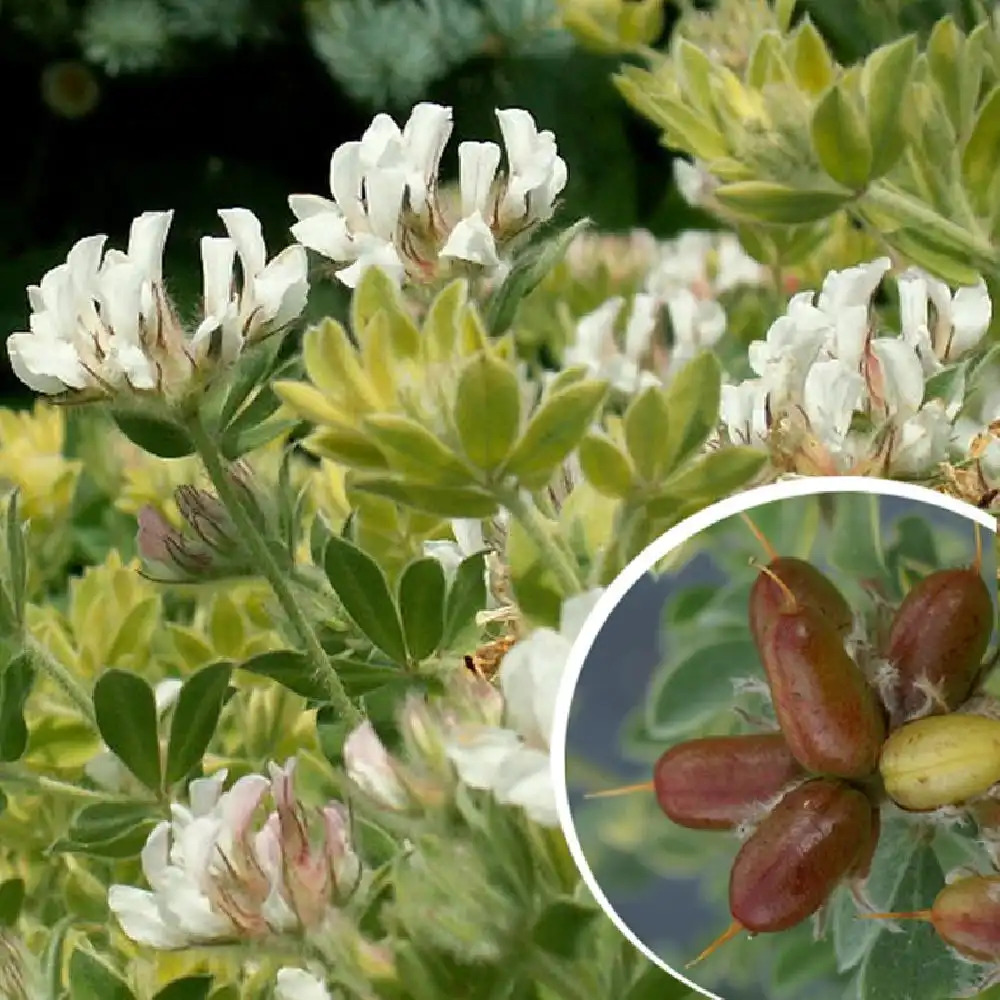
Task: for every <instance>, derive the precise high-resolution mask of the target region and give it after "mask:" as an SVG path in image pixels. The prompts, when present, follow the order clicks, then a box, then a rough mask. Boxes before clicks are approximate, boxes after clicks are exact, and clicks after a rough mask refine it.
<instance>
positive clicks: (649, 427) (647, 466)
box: [624, 385, 676, 485]
mask: <svg viewBox="0 0 1000 1000" xmlns="http://www.w3.org/2000/svg"><path fill="white" fill-rule="evenodd" d="M674 412H676V411H674ZM674 412H671V411H669V410H668V409H667V400H666V397H665V395H664V393H663V390H662V389H660V388H659V387H658V386H653V385H651V386H648V387H647V388H645V389H643V390H642V392H640V393H639V395H638V396H636V397H635V398H634V399H633V400H632V402H631V403H630V404H629V407H628V409H627V410H626V411H625V420H624V427H625V444H626V447H627V448H628V453H629V457H630V458H631V459H632V464H633V465H634V466H635V468H636V471H637V472H638V473H639V475H640V476H641V477H642V479H643V481H644V482H645V483H647V484H650V485H656V484H657V483H659V481H660V479H662V478H663V475H664V473H665V472H666V470H667V462H668V460H669V457H670V456H669V455H668V453H667V450H666V449H667V444H668V431H669V428H670V421H671V417H672V416H673V415H674Z"/></svg>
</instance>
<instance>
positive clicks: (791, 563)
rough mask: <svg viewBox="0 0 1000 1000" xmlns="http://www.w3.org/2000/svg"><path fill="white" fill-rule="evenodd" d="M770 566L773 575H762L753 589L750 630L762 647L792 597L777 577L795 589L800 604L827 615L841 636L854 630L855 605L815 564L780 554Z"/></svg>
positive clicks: (758, 645) (797, 602)
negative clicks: (852, 612) (853, 607)
mask: <svg viewBox="0 0 1000 1000" xmlns="http://www.w3.org/2000/svg"><path fill="white" fill-rule="evenodd" d="M767 568H768V570H769V571H770V573H771V574H773V576H771V575H768V573H760V574H758V576H757V579H756V581H755V582H754V585H753V588H752V589H751V591H750V632H751V634H752V635H753V638H754V642H755V643H756V644H757V648H758V649H760V648H761V646H763V644H764V643H765V642H766V640H767V638H768V632H769V630H770V628H771V627H772V626H773V624H774V622H775V621H776V620H777V617H778V614H779V613H780V611H781V609H782V608H783V607H784V606H785V604H786V602H787V599H788V598H787V594H786V592H785V591H784V590H782V587H781V585H780V584H778V583H777V582H776V581H775V577H776V578H777V579H778V580H780V581H781V583H782V584H784V586H785V587H786V588H787V590H788V591H790V592H791V594H792V595H793V596H794V598H795V601H796V604H797V605H798V606H799V607H803V608H812V609H813V610H814V611H816V612H818V613H819V614H821V615H823V616H824V617H825V618H827V619H828V620H829V622H830V624H831V625H832V626H833V628H834V630H835V631H837V632H838V633H840V634H841V635H846V634H847V633H848V632H850V631H851V627H852V625H853V622H854V619H853V615H852V614H851V606H850V605H849V604H848V603H847V600H846V598H845V597H844V595H843V594H841V592H840V591H839V590H838V589H837V587H836V585H835V584H834V583H833V581H832V580H830V579H829V578H828V577H826V576H824V575H823V573H821V572H820V571H819V570H818V569H816V567H815V566H813V565H812V564H811V563H807V562H806V561H805V560H804V559H795V558H794V557H792V556H778V557H776V558H774V559H772V560H771V562H770V563H768V566H767Z"/></svg>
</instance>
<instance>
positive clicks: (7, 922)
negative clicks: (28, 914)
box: [0, 878, 24, 927]
mask: <svg viewBox="0 0 1000 1000" xmlns="http://www.w3.org/2000/svg"><path fill="white" fill-rule="evenodd" d="M23 904H24V879H23V878H9V879H6V880H5V881H3V882H0V927H14V926H15V925H16V924H17V918H18V916H19V915H20V913H21V907H22V905H23Z"/></svg>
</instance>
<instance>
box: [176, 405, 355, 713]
mask: <svg viewBox="0 0 1000 1000" xmlns="http://www.w3.org/2000/svg"><path fill="white" fill-rule="evenodd" d="M187 429H188V433H189V434H190V435H191V440H192V441H193V442H194V446H195V449H196V450H197V452H198V455H199V457H200V458H201V460H202V463H203V464H204V466H205V471H206V472H207V473H208V477H209V479H211V480H212V485H213V486H214V487H215V490H216V492H217V493H218V495H219V500H220V501H221V502H222V503H223V505H224V506H225V508H226V510H227V512H228V513H229V516H230V517H231V518H232V519H233V523H234V524H235V525H236V527H237V529H238V530H239V533H240V538H241V539H242V541H243V544H244V545H245V546H246V548H247V551H248V552H249V554H250V556H251V557H252V559H253V562H254V565H255V566H256V567H257V569H258V570H259V572H260V574H261V576H263V577H264V578H265V579H266V580H267V582H268V583H269V584H270V586H271V590H272V591H273V592H274V596H275V597H276V598H277V600H278V603H279V604H280V605H281V609H282V611H284V612H285V614H286V616H287V617H288V620H289V621H290V622H291V624H292V628H293V629H295V632H296V634H297V635H298V637H299V641H300V642H301V643H302V645H303V647H304V649H305V652H306V655H307V656H308V657H309V660H310V663H311V665H312V667H313V670H314V671H315V672H316V676H317V677H318V678H319V679H320V680H321V681H322V682H323V683H324V684H325V685H326V690H327V694H328V695H329V696H330V701H331V703H332V704H333V706H334V708H335V709H336V711H337V712H338V714H339V715H340V716H341V718H343V719H344V720H346V721H347V722H350V723H352V724H354V725H357V724H359V723H360V722H361V721H362V715H361V713H360V712H359V711H358V709H357V707H356V706H355V705H354V703H353V702H352V701H351V699H350V698H349V697H348V694H347V691H346V690H345V689H344V685H343V683H342V682H341V680H340V677H339V676H338V674H337V670H336V668H335V667H334V666H333V663H331V661H330V657H329V656H327V654H326V651H325V650H324V649H323V646H322V645H321V643H320V641H319V638H318V636H317V635H316V631H315V629H314V628H313V627H312V625H310V623H309V621H308V619H307V618H306V616H305V615H304V614H303V613H302V609H301V608H300V607H299V605H298V602H297V601H296V600H295V595H294V594H293V592H292V588H291V586H290V585H289V581H288V580H287V579H286V578H285V573H284V571H283V570H282V568H281V566H280V565H278V561H277V560H276V559H275V557H274V553H273V552H272V551H271V549H270V547H269V545H268V543H267V540H266V539H265V538H264V536H263V535H262V534H261V531H260V529H259V527H258V525H257V523H256V521H255V520H254V518H253V517H252V516H251V514H250V511H249V510H248V508H247V506H246V504H247V499H246V498H245V497H244V496H243V494H242V492H241V490H240V489H239V487H237V486H236V485H235V484H234V483H233V480H232V478H231V477H230V475H229V471H228V470H227V468H226V465H225V462H224V460H223V457H222V454H221V452H220V451H219V449H218V447H217V445H216V444H215V442H214V441H213V439H212V437H211V436H210V435H209V433H208V432H207V431H206V430H205V427H204V425H203V424H202V423H201V421H200V420H199V419H198V418H197V417H195V418H193V419H192V420H191V421H190V422H189V423H188V426H187Z"/></svg>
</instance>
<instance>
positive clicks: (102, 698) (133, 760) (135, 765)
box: [94, 669, 162, 792]
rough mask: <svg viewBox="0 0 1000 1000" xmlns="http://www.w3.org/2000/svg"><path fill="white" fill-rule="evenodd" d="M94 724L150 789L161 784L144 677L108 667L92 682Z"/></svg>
mask: <svg viewBox="0 0 1000 1000" xmlns="http://www.w3.org/2000/svg"><path fill="white" fill-rule="evenodd" d="M94 711H95V713H96V715H97V728H98V729H99V730H100V731H101V736H102V738H103V739H104V742H105V743H106V744H107V745H108V748H109V749H110V750H111V751H112V752H113V753H114V754H115V756H117V757H118V759H119V760H120V761H121V762H122V763H123V764H124V765H125V766H126V767H127V768H128V769H129V770H130V771H131V772H132V773H133V774H134V775H135V776H136V777H137V778H138V779H139V780H140V781H141V782H142V783H143V784H144V785H145V786H146V787H147V788H149V789H150V790H151V791H154V792H158V791H159V790H160V785H161V780H162V778H161V772H160V741H159V737H158V735H157V714H156V699H155V698H154V696H153V689H152V688H151V687H150V686H149V684H147V683H146V681H145V680H143V678H141V677H139V676H138V675H137V674H132V673H129V672H128V671H127V670H118V669H113V670H108V671H107V672H106V673H104V674H103V675H102V676H101V677H100V678H99V679H98V681H97V683H96V684H95V685H94Z"/></svg>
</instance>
